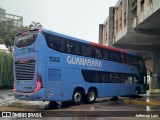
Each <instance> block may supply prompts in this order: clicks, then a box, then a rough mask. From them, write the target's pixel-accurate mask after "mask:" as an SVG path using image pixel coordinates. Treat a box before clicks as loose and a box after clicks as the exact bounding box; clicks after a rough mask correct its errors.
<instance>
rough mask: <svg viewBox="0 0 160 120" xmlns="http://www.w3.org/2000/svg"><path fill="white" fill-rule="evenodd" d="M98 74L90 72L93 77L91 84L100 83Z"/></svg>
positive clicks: (97, 72)
mask: <svg viewBox="0 0 160 120" xmlns="http://www.w3.org/2000/svg"><path fill="white" fill-rule="evenodd" d="M100 74H101V73H100V72H99V71H93V72H92V75H93V77H92V79H93V80H92V82H93V83H100V82H101V77H100Z"/></svg>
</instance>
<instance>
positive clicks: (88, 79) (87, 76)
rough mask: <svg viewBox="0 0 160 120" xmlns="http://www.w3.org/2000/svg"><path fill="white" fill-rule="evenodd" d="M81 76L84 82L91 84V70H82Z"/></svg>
mask: <svg viewBox="0 0 160 120" xmlns="http://www.w3.org/2000/svg"><path fill="white" fill-rule="evenodd" d="M82 75H83V78H84V80H85V81H86V82H90V83H92V82H93V74H92V71H91V70H82Z"/></svg>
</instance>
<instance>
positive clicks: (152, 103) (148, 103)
mask: <svg viewBox="0 0 160 120" xmlns="http://www.w3.org/2000/svg"><path fill="white" fill-rule="evenodd" d="M124 103H125V104H136V105H150V106H160V102H158V101H152V102H145V101H138V100H124Z"/></svg>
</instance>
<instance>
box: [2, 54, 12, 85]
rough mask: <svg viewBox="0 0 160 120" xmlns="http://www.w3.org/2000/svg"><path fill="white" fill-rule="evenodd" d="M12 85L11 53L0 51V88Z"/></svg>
mask: <svg viewBox="0 0 160 120" xmlns="http://www.w3.org/2000/svg"><path fill="white" fill-rule="evenodd" d="M12 86H13V54H11V53H5V52H0V88H8V87H12Z"/></svg>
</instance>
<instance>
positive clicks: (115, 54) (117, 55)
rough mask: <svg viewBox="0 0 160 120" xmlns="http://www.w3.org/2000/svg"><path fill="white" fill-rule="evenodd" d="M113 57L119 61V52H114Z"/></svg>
mask: <svg viewBox="0 0 160 120" xmlns="http://www.w3.org/2000/svg"><path fill="white" fill-rule="evenodd" d="M114 58H115V61H117V62H121V53H120V52H114Z"/></svg>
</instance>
